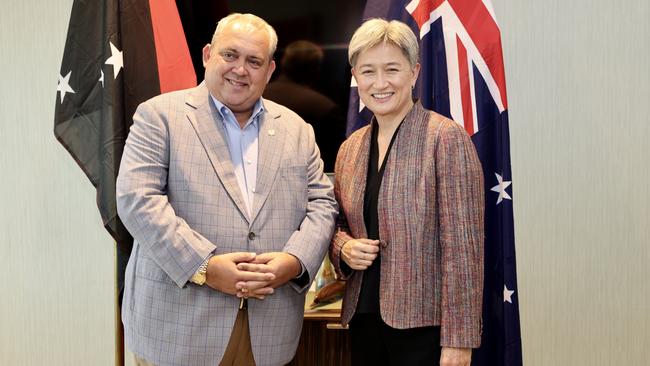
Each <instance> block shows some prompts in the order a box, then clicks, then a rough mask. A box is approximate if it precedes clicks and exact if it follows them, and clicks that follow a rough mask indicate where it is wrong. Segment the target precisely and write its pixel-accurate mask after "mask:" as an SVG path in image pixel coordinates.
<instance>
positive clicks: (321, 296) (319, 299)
mask: <svg viewBox="0 0 650 366" xmlns="http://www.w3.org/2000/svg"><path fill="white" fill-rule="evenodd" d="M344 291H345V281H334V282H331V283H328V284H327V285H325V286H323V288H321V289H320V290H318V291H317V292H316V296H314V302H313V305H312V307H314V305H318V304H322V303H328V302H332V301H335V300H338V299H340V298H342V297H343V292H344Z"/></svg>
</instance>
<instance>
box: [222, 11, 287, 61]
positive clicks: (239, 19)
mask: <svg viewBox="0 0 650 366" xmlns="http://www.w3.org/2000/svg"><path fill="white" fill-rule="evenodd" d="M233 23H240V24H242V26H243V27H244V29H245V30H246V31H250V32H254V31H265V32H266V34H267V35H268V38H269V56H270V57H269V59H270V60H271V59H273V54H274V53H275V49H276V48H277V47H278V35H277V34H276V33H275V29H273V27H271V25H270V24H269V23H267V22H266V21H265V20H264V19H262V18H260V17H258V16H257V15H253V14H241V13H232V14H230V15H228V16H227V17H225V18H222V19H221V20H220V21H219V22H218V23H217V29H216V30H215V31H214V34H213V35H212V41H211V42H210V43H211V44H214V42H215V41H216V40H217V37H219V35H220V34H221V33H222V32H223V30H224V29H226V28H227V27H228V26H230V25H231V24H233Z"/></svg>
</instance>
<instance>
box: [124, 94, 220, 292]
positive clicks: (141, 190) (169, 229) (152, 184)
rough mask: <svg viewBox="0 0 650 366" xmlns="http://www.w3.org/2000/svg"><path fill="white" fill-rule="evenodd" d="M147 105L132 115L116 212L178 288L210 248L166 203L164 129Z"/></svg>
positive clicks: (164, 123) (166, 144) (167, 148)
mask: <svg viewBox="0 0 650 366" xmlns="http://www.w3.org/2000/svg"><path fill="white" fill-rule="evenodd" d="M151 103H153V102H152V101H149V102H145V103H143V104H141V105H140V106H139V107H138V109H137V110H136V112H135V115H134V117H133V126H132V127H131V130H130V132H129V136H128V138H127V140H126V145H125V147H124V153H123V155H122V162H121V164H120V171H119V174H118V177H117V184H116V198H117V209H118V213H119V216H120V218H121V219H122V222H124V226H126V228H127V229H128V230H129V232H130V233H131V235H133V237H134V238H135V240H137V242H138V244H139V245H140V246H141V248H142V249H143V250H144V251H145V252H146V253H147V255H148V256H149V257H150V258H151V259H152V260H153V261H155V262H156V264H157V265H158V266H160V268H162V270H163V271H165V273H167V275H168V276H169V277H170V278H171V279H172V280H173V281H174V282H175V283H176V285H178V286H179V287H183V286H184V285H185V284H186V283H187V281H188V280H189V279H190V278H191V276H192V275H193V274H194V272H196V270H197V269H198V267H199V266H200V265H201V263H202V262H203V261H204V259H205V258H207V256H208V255H209V254H210V253H211V252H212V251H213V250H214V249H215V245H214V244H212V243H211V242H210V241H208V240H207V239H206V238H205V237H203V236H202V235H200V234H199V233H197V232H196V231H194V230H192V228H190V227H189V225H188V224H187V222H185V220H183V219H182V218H180V217H178V216H177V215H176V213H175V212H174V208H173V207H172V206H171V204H170V203H169V201H168V197H167V194H166V189H167V173H168V169H169V154H170V146H169V144H170V142H169V141H170V139H169V126H168V124H167V121H166V118H165V117H164V116H162V115H161V114H160V113H158V112H157V109H156V108H154V107H153V106H152V104H151Z"/></svg>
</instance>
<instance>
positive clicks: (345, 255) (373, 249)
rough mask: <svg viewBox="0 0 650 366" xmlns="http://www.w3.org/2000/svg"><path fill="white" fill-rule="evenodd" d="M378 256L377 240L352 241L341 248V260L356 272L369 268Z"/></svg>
mask: <svg viewBox="0 0 650 366" xmlns="http://www.w3.org/2000/svg"><path fill="white" fill-rule="evenodd" d="M378 254H379V240H370V239H352V240H348V241H347V242H345V244H343V247H342V248H341V259H343V261H344V262H345V263H346V264H347V265H348V266H350V268H352V269H354V270H357V271H363V270H365V269H366V268H368V267H370V265H371V264H372V261H374V260H375V258H377V255H378Z"/></svg>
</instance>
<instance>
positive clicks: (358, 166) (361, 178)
mask: <svg viewBox="0 0 650 366" xmlns="http://www.w3.org/2000/svg"><path fill="white" fill-rule="evenodd" d="M371 128H372V127H369V128H367V129H366V131H365V132H364V134H363V136H362V137H361V143H360V144H359V145H358V146H357V148H356V150H355V151H353V154H352V156H351V157H350V160H352V161H353V162H354V163H353V164H354V169H353V171H352V175H351V176H350V181H349V184H348V185H347V189H348V190H349V191H348V195H347V196H348V197H350V205H351V207H352V212H360V213H361V214H359V215H351V216H350V217H348V221H349V223H348V224H349V226H350V228H356V229H357V233H355V234H357V237H359V238H367V237H368V233H367V232H366V223H365V221H364V219H363V201H364V198H365V195H366V183H367V182H366V181H367V178H368V159H369V156H370V138H371V136H372V130H371Z"/></svg>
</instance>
